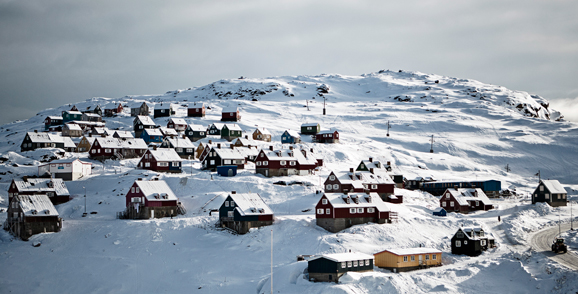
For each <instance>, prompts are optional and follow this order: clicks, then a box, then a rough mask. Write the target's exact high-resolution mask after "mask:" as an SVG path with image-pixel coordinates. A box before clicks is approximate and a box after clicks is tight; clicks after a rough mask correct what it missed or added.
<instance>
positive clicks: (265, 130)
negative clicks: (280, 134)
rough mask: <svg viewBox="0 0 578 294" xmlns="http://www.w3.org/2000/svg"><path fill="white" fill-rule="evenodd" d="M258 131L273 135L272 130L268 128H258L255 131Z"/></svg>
mask: <svg viewBox="0 0 578 294" xmlns="http://www.w3.org/2000/svg"><path fill="white" fill-rule="evenodd" d="M257 131H259V132H261V134H263V135H271V132H269V130H267V129H266V128H257V129H256V130H255V132H257Z"/></svg>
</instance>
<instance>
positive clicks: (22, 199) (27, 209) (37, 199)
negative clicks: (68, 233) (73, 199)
mask: <svg viewBox="0 0 578 294" xmlns="http://www.w3.org/2000/svg"><path fill="white" fill-rule="evenodd" d="M12 201H17V202H18V203H19V204H20V208H21V209H22V212H23V213H24V214H25V215H26V217H42V216H58V211H57V210H56V208H55V207H54V205H53V204H52V202H50V198H48V196H46V195H19V196H14V199H13V200H12Z"/></svg>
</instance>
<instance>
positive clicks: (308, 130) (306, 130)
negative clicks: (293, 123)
mask: <svg viewBox="0 0 578 294" xmlns="http://www.w3.org/2000/svg"><path fill="white" fill-rule="evenodd" d="M319 131H321V126H320V125H319V124H318V123H305V124H302V125H301V134H302V135H315V134H317V133H319Z"/></svg>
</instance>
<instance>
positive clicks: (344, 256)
mask: <svg viewBox="0 0 578 294" xmlns="http://www.w3.org/2000/svg"><path fill="white" fill-rule="evenodd" d="M319 258H326V259H329V260H332V261H335V262H346V261H353V260H367V259H370V260H373V256H372V255H369V254H365V253H359V252H347V253H331V254H323V255H319V256H316V257H313V258H311V259H309V261H312V260H316V259H319Z"/></svg>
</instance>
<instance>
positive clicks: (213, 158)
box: [199, 143, 245, 171]
mask: <svg viewBox="0 0 578 294" xmlns="http://www.w3.org/2000/svg"><path fill="white" fill-rule="evenodd" d="M206 150H209V151H206ZM205 152H206V153H207V155H206V156H204V158H202V159H201V158H199V160H201V164H202V169H208V170H211V171H216V170H217V167H218V166H223V165H236V166H237V169H244V168H245V156H243V154H241V153H239V151H238V150H236V149H233V148H230V147H229V148H221V144H220V143H217V146H216V147H211V148H210V149H208V148H205ZM201 157H203V156H202V155H201Z"/></svg>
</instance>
